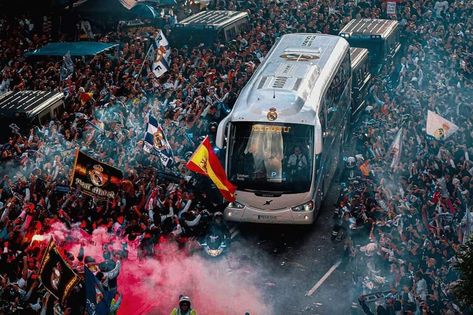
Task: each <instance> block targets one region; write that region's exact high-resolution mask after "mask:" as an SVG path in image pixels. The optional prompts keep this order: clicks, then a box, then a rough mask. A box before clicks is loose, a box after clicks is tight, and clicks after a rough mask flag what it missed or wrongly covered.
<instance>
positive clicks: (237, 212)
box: [224, 206, 314, 224]
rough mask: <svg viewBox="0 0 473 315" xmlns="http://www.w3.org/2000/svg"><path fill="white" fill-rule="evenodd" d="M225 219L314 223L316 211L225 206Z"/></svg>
mask: <svg viewBox="0 0 473 315" xmlns="http://www.w3.org/2000/svg"><path fill="white" fill-rule="evenodd" d="M224 216H225V219H226V220H227V221H235V222H252V223H269V224H312V222H314V211H301V212H296V211H292V210H291V209H280V210H271V211H267V210H260V209H255V208H251V207H248V206H244V207H243V208H241V209H239V208H229V207H227V208H225V212H224Z"/></svg>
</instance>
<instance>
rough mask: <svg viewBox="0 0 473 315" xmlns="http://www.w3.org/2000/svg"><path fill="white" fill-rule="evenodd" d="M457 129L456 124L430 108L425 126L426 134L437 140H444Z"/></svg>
mask: <svg viewBox="0 0 473 315" xmlns="http://www.w3.org/2000/svg"><path fill="white" fill-rule="evenodd" d="M457 130H458V126H457V125H455V124H454V123H452V122H451V121H449V120H447V119H445V118H443V117H442V116H440V115H438V114H436V113H434V112H432V111H430V110H429V111H428V113H427V128H426V132H427V134H428V135H430V136H432V137H434V138H435V139H437V140H445V139H447V138H448V137H449V136H450V135H452V134H453V133H455V132H456V131H457Z"/></svg>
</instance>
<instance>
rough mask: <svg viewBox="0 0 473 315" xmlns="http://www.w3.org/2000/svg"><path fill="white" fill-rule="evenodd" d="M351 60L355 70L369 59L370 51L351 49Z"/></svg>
mask: <svg viewBox="0 0 473 315" xmlns="http://www.w3.org/2000/svg"><path fill="white" fill-rule="evenodd" d="M350 59H351V68H352V69H355V68H356V67H357V66H358V65H359V64H360V63H361V62H362V61H363V60H365V59H368V49H365V48H358V47H351V48H350Z"/></svg>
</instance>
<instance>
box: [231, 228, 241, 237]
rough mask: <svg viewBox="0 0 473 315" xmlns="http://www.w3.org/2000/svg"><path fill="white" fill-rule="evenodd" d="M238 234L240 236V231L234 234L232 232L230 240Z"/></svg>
mask: <svg viewBox="0 0 473 315" xmlns="http://www.w3.org/2000/svg"><path fill="white" fill-rule="evenodd" d="M238 234H240V230H236V231H235V232H233V233H232V235H231V236H230V239H234V238H235V236H237V235H238Z"/></svg>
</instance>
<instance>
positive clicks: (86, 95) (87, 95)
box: [80, 92, 94, 106]
mask: <svg viewBox="0 0 473 315" xmlns="http://www.w3.org/2000/svg"><path fill="white" fill-rule="evenodd" d="M93 95H94V93H92V92H87V93H85V92H83V93H80V104H81V105H82V106H84V104H85V103H87V102H88V101H89V100H91V99H92V96H93Z"/></svg>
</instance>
